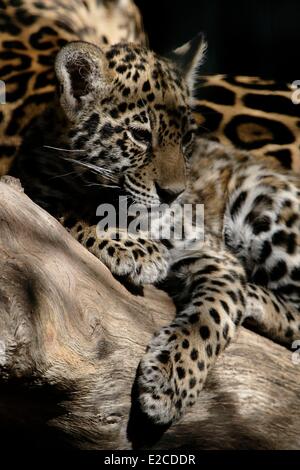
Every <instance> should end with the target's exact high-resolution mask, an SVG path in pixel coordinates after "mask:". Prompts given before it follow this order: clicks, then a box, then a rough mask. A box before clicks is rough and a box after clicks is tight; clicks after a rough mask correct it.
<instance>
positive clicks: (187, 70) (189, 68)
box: [169, 33, 207, 95]
mask: <svg viewBox="0 0 300 470" xmlns="http://www.w3.org/2000/svg"><path fill="white" fill-rule="evenodd" d="M206 49H207V42H206V40H205V36H204V34H203V33H198V34H197V36H195V37H194V38H193V39H192V40H191V41H189V42H187V43H185V44H183V45H182V46H180V47H178V48H177V49H175V50H174V51H172V52H171V53H170V54H169V58H170V59H171V60H172V61H173V62H174V63H175V64H176V65H177V67H178V69H179V70H180V72H181V74H182V76H183V77H184V78H185V80H186V82H187V84H188V87H189V90H190V93H191V95H193V92H194V88H195V84H196V82H197V72H198V69H199V67H200V65H202V63H203V62H204V58H205V52H206Z"/></svg>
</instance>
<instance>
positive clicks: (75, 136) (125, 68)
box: [55, 35, 206, 206]
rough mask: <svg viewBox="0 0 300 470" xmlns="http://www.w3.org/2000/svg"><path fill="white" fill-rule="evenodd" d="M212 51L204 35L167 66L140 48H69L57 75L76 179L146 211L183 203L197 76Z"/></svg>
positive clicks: (64, 50)
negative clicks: (116, 191) (115, 192)
mask: <svg viewBox="0 0 300 470" xmlns="http://www.w3.org/2000/svg"><path fill="white" fill-rule="evenodd" d="M205 49H206V43H205V41H204V39H203V37H202V35H198V36H197V37H195V38H194V39H193V40H192V41H190V42H188V43H187V44H185V45H184V46H182V47H180V48H178V49H176V50H175V51H173V52H172V53H171V54H170V55H169V56H168V58H162V57H159V56H158V55H157V54H155V53H154V52H151V51H150V50H148V49H146V48H144V47H142V46H137V45H135V44H123V43H120V44H117V45H114V46H109V47H105V48H102V49H99V48H98V47H97V46H95V45H92V44H89V43H85V42H72V43H69V44H67V45H66V46H64V47H63V48H62V50H61V51H60V52H59V54H58V56H57V59H56V64H55V68H56V74H57V77H58V81H59V84H60V103H61V106H62V108H63V111H64V113H65V115H66V117H67V120H68V123H69V130H68V135H67V136H66V137H67V139H68V145H69V146H70V148H71V150H72V151H73V154H72V155H73V156H74V158H73V159H72V160H73V162H74V167H75V169H76V171H78V173H79V174H82V175H84V176H85V177H86V176H87V175H89V176H90V177H92V175H94V177H95V178H96V180H97V183H98V184H99V185H103V186H105V185H109V184H111V185H116V186H118V187H120V188H122V190H125V191H126V193H127V194H128V195H130V196H132V199H133V200H134V201H135V202H137V203H140V204H144V205H146V206H155V205H158V204H160V203H161V202H165V203H171V202H172V201H173V200H174V199H175V198H176V197H177V196H178V195H180V194H181V193H182V192H183V191H184V189H185V187H186V171H187V170H186V168H187V160H188V156H189V154H190V153H191V149H192V145H193V135H194V132H195V129H196V123H195V121H194V119H193V117H192V114H191V108H190V105H191V98H192V95H193V88H194V83H195V72H196V71H197V69H198V66H199V64H200V63H201V62H202V60H203V56H204V53H205Z"/></svg>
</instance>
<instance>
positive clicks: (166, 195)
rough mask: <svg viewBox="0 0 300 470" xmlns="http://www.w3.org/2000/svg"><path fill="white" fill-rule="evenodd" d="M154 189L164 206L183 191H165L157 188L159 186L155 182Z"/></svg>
mask: <svg viewBox="0 0 300 470" xmlns="http://www.w3.org/2000/svg"><path fill="white" fill-rule="evenodd" d="M155 189H156V192H157V195H158V197H159V199H160V200H161V202H165V203H166V204H171V203H172V202H173V201H174V200H175V199H176V198H177V197H178V196H180V194H182V193H183V191H184V190H185V188H182V189H180V190H171V189H165V188H162V187H161V186H159V184H158V183H156V182H155Z"/></svg>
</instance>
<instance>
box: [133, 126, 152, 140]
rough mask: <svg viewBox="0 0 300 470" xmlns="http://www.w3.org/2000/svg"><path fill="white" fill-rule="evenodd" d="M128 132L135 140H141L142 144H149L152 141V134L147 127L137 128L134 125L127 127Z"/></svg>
mask: <svg viewBox="0 0 300 470" xmlns="http://www.w3.org/2000/svg"><path fill="white" fill-rule="evenodd" d="M129 132H130V134H131V135H132V137H133V138H134V140H136V141H137V142H141V143H143V144H151V142H152V134H151V132H150V131H148V130H147V129H138V128H136V127H131V128H130V129H129Z"/></svg>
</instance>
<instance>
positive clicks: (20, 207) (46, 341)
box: [0, 177, 300, 449]
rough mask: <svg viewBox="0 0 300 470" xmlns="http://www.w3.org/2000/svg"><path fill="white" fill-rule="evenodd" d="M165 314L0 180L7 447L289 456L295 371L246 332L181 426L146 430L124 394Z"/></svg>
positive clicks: (297, 417)
mask: <svg viewBox="0 0 300 470" xmlns="http://www.w3.org/2000/svg"><path fill="white" fill-rule="evenodd" d="M173 314H174V308H173V306H172V303H171V301H170V300H169V299H168V298H167V296H166V295H165V294H163V293H162V292H160V291H158V290H155V289H154V288H147V289H145V292H144V297H141V296H134V295H132V294H131V293H129V292H128V291H127V290H126V289H125V287H123V286H122V285H121V284H119V283H118V282H117V281H116V280H115V279H114V278H113V277H112V275H111V274H110V272H109V271H108V270H107V269H106V268H105V266H104V265H102V264H101V262H100V261H98V260H97V259H96V258H95V257H94V256H93V255H91V254H89V253H88V252H87V251H86V249H85V248H83V247H82V246H81V245H80V244H79V243H78V242H76V241H75V240H73V239H72V238H71V236H70V235H69V234H68V233H67V232H66V231H65V229H64V228H63V227H61V226H60V224H59V223H58V222H57V221H56V220H54V219H53V218H52V217H50V216H49V215H48V214H47V213H46V212H45V211H43V210H42V209H40V208H39V207H38V206H37V205H35V204H34V203H33V202H32V201H31V200H30V199H29V198H28V197H27V196H25V195H24V194H23V193H22V191H21V188H20V187H19V186H18V184H17V180H13V179H9V178H7V177H4V179H2V180H1V181H0V372H1V383H0V427H1V431H2V435H3V436H5V439H6V441H7V442H9V441H10V439H11V437H12V436H13V439H14V445H15V446H17V444H18V443H20V442H22V443H23V444H24V443H30V445H31V448H32V447H35V446H36V447H48V448H53V447H67V448H68V447H79V448H84V449H131V448H132V447H138V446H143V447H144V448H149V447H151V446H153V448H155V449H170V448H189V449H298V448H299V447H300V412H299V410H300V386H299V385H300V364H299V365H297V364H295V361H292V353H291V352H290V351H288V350H287V349H285V348H283V347H281V346H279V345H276V344H274V343H272V342H271V341H269V340H267V339H265V338H262V337H260V336H258V335H256V334H255V333H253V332H250V331H247V330H245V329H243V328H242V329H241V331H240V334H239V336H238V338H237V339H236V341H235V342H234V343H233V344H232V345H231V346H230V347H229V348H228V350H227V352H226V353H225V354H224V355H223V356H222V357H221V358H220V359H219V361H218V363H217V366H216V367H215V368H214V370H212V371H211V373H210V376H209V380H208V382H207V385H206V387H205V389H204V390H203V392H202V394H201V397H200V399H199V401H198V403H197V405H196V406H195V407H194V408H193V409H192V410H191V411H190V412H189V413H187V414H186V416H185V417H184V418H183V419H182V420H181V421H180V422H179V423H177V424H176V425H173V426H172V427H170V428H169V429H167V430H164V429H157V428H155V427H153V426H152V427H151V426H150V425H148V424H147V423H145V422H144V421H143V417H142V416H140V414H139V411H138V408H137V407H136V406H135V394H134V389H133V390H132V384H133V383H134V378H135V374H136V369H137V366H138V363H139V359H140V358H141V356H142V354H143V352H144V351H145V347H146V345H147V343H148V342H149V340H150V337H151V335H152V334H153V332H154V331H155V330H156V329H158V328H159V327H160V326H162V325H164V324H166V323H168V322H170V320H171V318H172V316H173ZM293 362H294V363H293ZM132 403H133V406H132ZM128 422H129V426H128ZM163 431H164V432H163ZM128 436H129V437H128ZM4 443H5V440H4V441H3V437H2V445H3V444H4Z"/></svg>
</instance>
